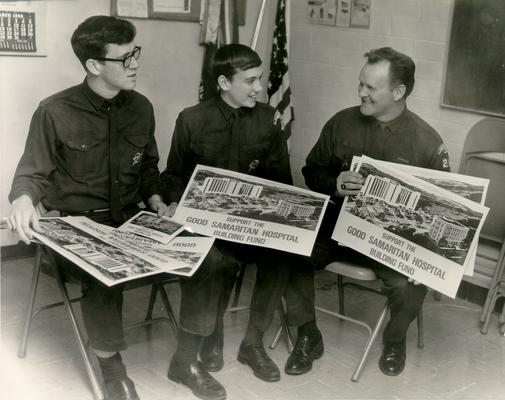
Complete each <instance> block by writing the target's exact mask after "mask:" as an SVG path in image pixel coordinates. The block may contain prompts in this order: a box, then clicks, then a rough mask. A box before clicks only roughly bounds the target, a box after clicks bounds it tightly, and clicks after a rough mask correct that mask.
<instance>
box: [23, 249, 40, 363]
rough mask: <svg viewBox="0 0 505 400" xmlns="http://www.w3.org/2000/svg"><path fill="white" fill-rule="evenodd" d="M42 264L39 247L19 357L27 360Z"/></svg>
mask: <svg viewBox="0 0 505 400" xmlns="http://www.w3.org/2000/svg"><path fill="white" fill-rule="evenodd" d="M41 262H42V251H41V250H40V247H38V246H37V253H36V255H35V265H34V269H33V276H32V284H31V289H30V303H29V304H28V312H27V313H26V318H25V326H24V329H23V336H22V337H21V343H20V345H19V349H18V357H19V358H25V356H26V347H27V344H28V335H29V334H30V326H31V324H32V316H33V307H34V306H35V298H36V296H37V287H38V283H39V276H40V264H41Z"/></svg>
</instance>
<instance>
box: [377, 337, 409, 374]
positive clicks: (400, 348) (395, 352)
mask: <svg viewBox="0 0 505 400" xmlns="http://www.w3.org/2000/svg"><path fill="white" fill-rule="evenodd" d="M405 349H406V346H405V340H403V341H402V342H400V343H384V350H383V352H382V356H381V358H380V360H379V368H380V370H381V371H382V372H383V373H384V374H386V375H390V376H395V375H398V374H400V373H401V372H402V371H403V368H405V359H406V358H407V353H406V351H405Z"/></svg>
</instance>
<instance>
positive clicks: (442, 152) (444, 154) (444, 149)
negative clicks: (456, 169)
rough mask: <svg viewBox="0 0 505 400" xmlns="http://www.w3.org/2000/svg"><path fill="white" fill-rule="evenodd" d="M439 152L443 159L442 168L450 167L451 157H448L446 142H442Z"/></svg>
mask: <svg viewBox="0 0 505 400" xmlns="http://www.w3.org/2000/svg"><path fill="white" fill-rule="evenodd" d="M437 154H438V155H439V156H440V157H441V159H442V168H444V169H449V157H448V154H449V152H448V150H447V147H446V146H445V144H444V143H442V144H441V145H440V146H439V147H438V149H437Z"/></svg>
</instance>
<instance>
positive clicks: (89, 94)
mask: <svg viewBox="0 0 505 400" xmlns="http://www.w3.org/2000/svg"><path fill="white" fill-rule="evenodd" d="M81 87H82V91H83V93H84V96H86V98H87V99H88V100H89V101H90V103H91V104H92V105H93V107H94V108H95V109H96V110H97V111H98V110H100V108H101V107H102V106H103V104H104V102H106V101H107V102H108V103H109V104H117V105H118V106H120V105H121V104H123V102H124V101H125V100H126V99H127V97H128V92H126V91H124V90H121V91H120V92H119V93H118V94H117V95H116V96H114V97H113V98H112V99H105V98H103V97H102V96H100V95H99V94H98V93H95V92H94V91H93V90H92V89H91V88H90V87H89V85H88V81H87V79H86V78H84V81H83V82H82V85H81Z"/></svg>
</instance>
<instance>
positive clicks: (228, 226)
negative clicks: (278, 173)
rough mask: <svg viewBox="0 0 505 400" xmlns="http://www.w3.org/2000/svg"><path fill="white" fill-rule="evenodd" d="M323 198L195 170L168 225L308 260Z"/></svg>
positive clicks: (251, 179)
mask: <svg viewBox="0 0 505 400" xmlns="http://www.w3.org/2000/svg"><path fill="white" fill-rule="evenodd" d="M328 200H329V196H326V195H323V194H319V193H315V192H311V191H309V190H305V189H301V188H297V187H294V186H290V185H286V184H282V183H278V182H274V181H270V180H267V179H262V178H257V177H254V176H251V175H247V174H241V173H238V172H233V171H228V170H224V169H219V168H213V167H207V166H202V165H197V166H196V168H195V170H194V171H193V175H192V176H191V179H190V181H189V183H188V185H187V187H186V190H185V191H184V194H183V196H182V199H181V201H180V203H179V205H178V207H177V211H176V213H175V215H174V220H176V221H178V222H179V223H181V224H184V225H185V226H188V227H190V228H191V229H192V230H194V231H195V232H197V233H200V234H202V235H207V236H212V237H215V238H218V239H223V240H229V241H232V242H238V243H244V244H250V245H253V246H261V247H269V248H273V249H278V250H284V251H288V252H291V253H297V254H302V255H310V253H311V251H312V247H313V246H314V242H315V240H316V236H317V232H318V230H319V227H320V225H321V220H322V217H323V215H324V211H325V210H326V206H327V204H328Z"/></svg>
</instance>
